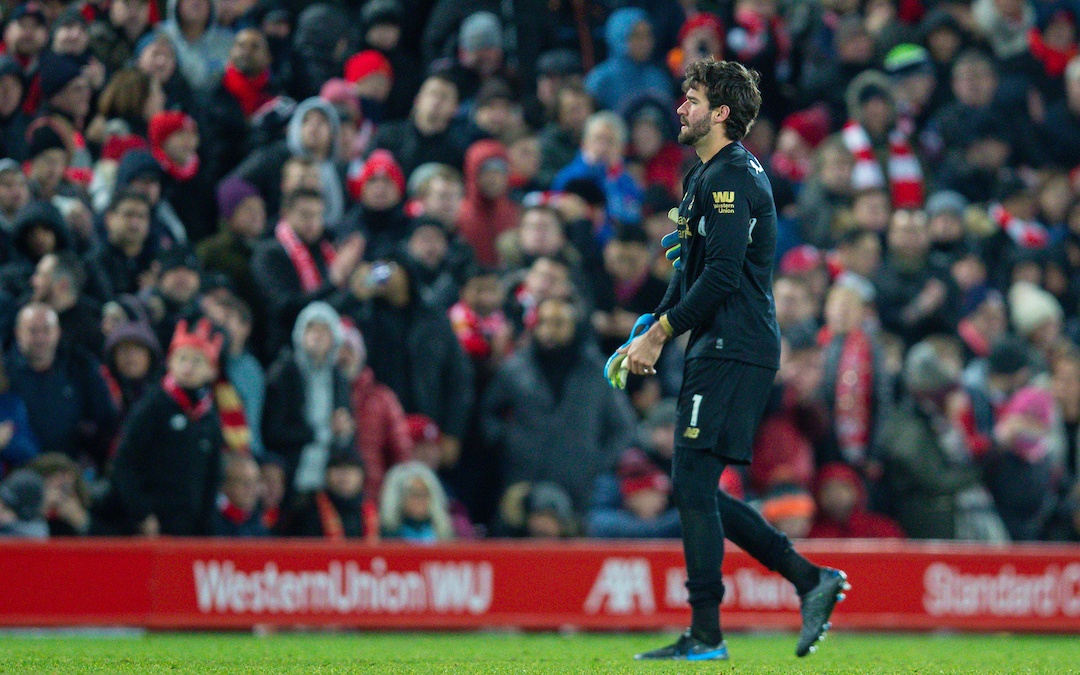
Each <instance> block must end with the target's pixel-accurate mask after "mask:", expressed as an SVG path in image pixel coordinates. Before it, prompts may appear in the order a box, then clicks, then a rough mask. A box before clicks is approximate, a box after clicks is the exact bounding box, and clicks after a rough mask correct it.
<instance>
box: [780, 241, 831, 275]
mask: <svg viewBox="0 0 1080 675" xmlns="http://www.w3.org/2000/svg"><path fill="white" fill-rule="evenodd" d="M823 262H824V256H822V255H821V251H820V250H818V249H817V248H816V247H814V246H811V245H810V244H803V245H802V246H796V247H795V248H792V249H789V250H788V252H787V253H785V254H784V255H783V257H782V258H780V274H806V273H807V272H810V271H812V270H815V269H817V268H819V267H821V264H822V263H823Z"/></svg>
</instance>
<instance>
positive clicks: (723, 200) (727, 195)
mask: <svg viewBox="0 0 1080 675" xmlns="http://www.w3.org/2000/svg"><path fill="white" fill-rule="evenodd" d="M712 198H713V201H714V202H716V203H717V204H732V203H734V202H735V193H734V192H731V191H725V192H714V193H712Z"/></svg>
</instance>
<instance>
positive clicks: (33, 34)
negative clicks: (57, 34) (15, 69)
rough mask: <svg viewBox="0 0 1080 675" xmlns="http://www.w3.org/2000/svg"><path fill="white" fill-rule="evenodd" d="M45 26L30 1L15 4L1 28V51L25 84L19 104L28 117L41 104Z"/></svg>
mask: <svg viewBox="0 0 1080 675" xmlns="http://www.w3.org/2000/svg"><path fill="white" fill-rule="evenodd" d="M48 26H49V22H48V21H47V20H46V18H45V14H44V12H42V9H41V5H39V4H38V3H37V2H34V1H33V0H31V1H30V2H24V3H21V4H18V5H16V6H15V7H14V9H13V10H12V11H11V15H10V16H9V17H8V20H7V23H6V25H5V26H4V34H3V39H4V41H3V45H2V47H3V51H4V52H5V53H6V54H8V55H10V56H11V58H12V59H14V60H15V62H16V63H17V64H18V66H19V74H20V76H21V77H22V78H23V80H24V81H25V85H26V90H25V91H24V94H25V97H24V100H20V101H19V103H20V104H22V105H23V112H25V113H26V114H27V115H29V116H33V115H34V114H36V113H37V111H38V107H39V106H40V104H41V81H40V75H41V73H40V70H41V68H40V58H41V56H42V55H43V53H44V52H45V48H46V47H47V46H48V44H49V28H48Z"/></svg>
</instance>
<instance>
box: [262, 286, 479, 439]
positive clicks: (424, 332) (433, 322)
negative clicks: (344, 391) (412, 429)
mask: <svg viewBox="0 0 1080 675" xmlns="http://www.w3.org/2000/svg"><path fill="white" fill-rule="evenodd" d="M411 283H413V282H411ZM413 285H414V286H415V283H413ZM347 312H348V313H349V315H350V316H352V318H353V320H354V321H355V322H356V325H357V327H358V328H359V329H360V332H361V333H363V335H364V341H365V342H366V343H367V348H368V355H369V356H368V362H369V363H370V364H371V368H372V370H374V371H375V379H377V380H378V381H379V382H382V383H384V384H386V385H387V386H388V387H390V388H391V389H393V390H394V393H395V394H397V397H398V399H400V400H401V405H402V407H404V408H405V412H408V413H424V414H425V415H427V416H428V417H430V418H431V419H433V420H435V422H436V424H438V425H439V428H440V429H442V431H443V433H446V434H449V435H451V436H454V437H455V438H459V439H460V438H461V437H462V435H463V434H464V433H465V430H466V426H467V425H468V422H469V419H470V414H471V412H472V407H473V398H474V391H473V386H472V382H473V370H472V364H471V363H470V362H469V359H468V357H466V356H465V353H464V352H463V351H461V346H460V345H459V344H458V341H457V338H456V337H455V335H454V331H453V329H452V328H451V327H450V320H449V319H448V318H447V317H446V313H445V312H439V311H437V310H435V309H434V308H432V307H430V306H429V305H427V304H426V303H425V302H423V301H422V300H420V299H419V298H416V297H415V296H414V298H413V300H412V301H411V302H410V305H409V306H408V307H407V308H405V309H397V308H394V307H391V306H390V305H388V304H386V303H385V302H382V301H381V300H378V301H369V302H365V303H357V302H352V303H350V305H349V306H348V307H347ZM268 398H269V397H268ZM267 414H268V413H267V412H265V411H264V412H263V417H264V418H265V417H266V416H267Z"/></svg>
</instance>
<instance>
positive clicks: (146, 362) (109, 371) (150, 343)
mask: <svg viewBox="0 0 1080 675" xmlns="http://www.w3.org/2000/svg"><path fill="white" fill-rule="evenodd" d="M162 356H163V355H162V353H161V343H160V342H158V339H157V337H155V336H154V331H152V330H151V329H150V326H148V325H146V324H145V323H142V322H139V321H129V322H127V323H124V324H121V325H120V326H119V327H118V328H117V329H116V330H114V331H113V332H112V333H109V339H108V340H106V341H105V347H104V349H103V350H102V358H103V361H104V364H103V366H104V367H103V368H102V376H103V377H104V378H105V384H107V385H108V387H109V393H110V394H111V395H112V401H113V405H115V406H116V409H117V410H118V411H119V413H120V420H121V423H122V422H123V421H124V420H125V419H127V416H128V414H129V413H130V412H131V410H132V408H134V407H135V405H136V404H137V403H138V402H139V401H140V400H142V398H143V396H145V395H146V393H147V392H148V391H150V389H151V388H152V387H153V385H154V383H155V382H156V381H157V379H158V378H159V377H160V376H161V371H160V362H161V360H162Z"/></svg>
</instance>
